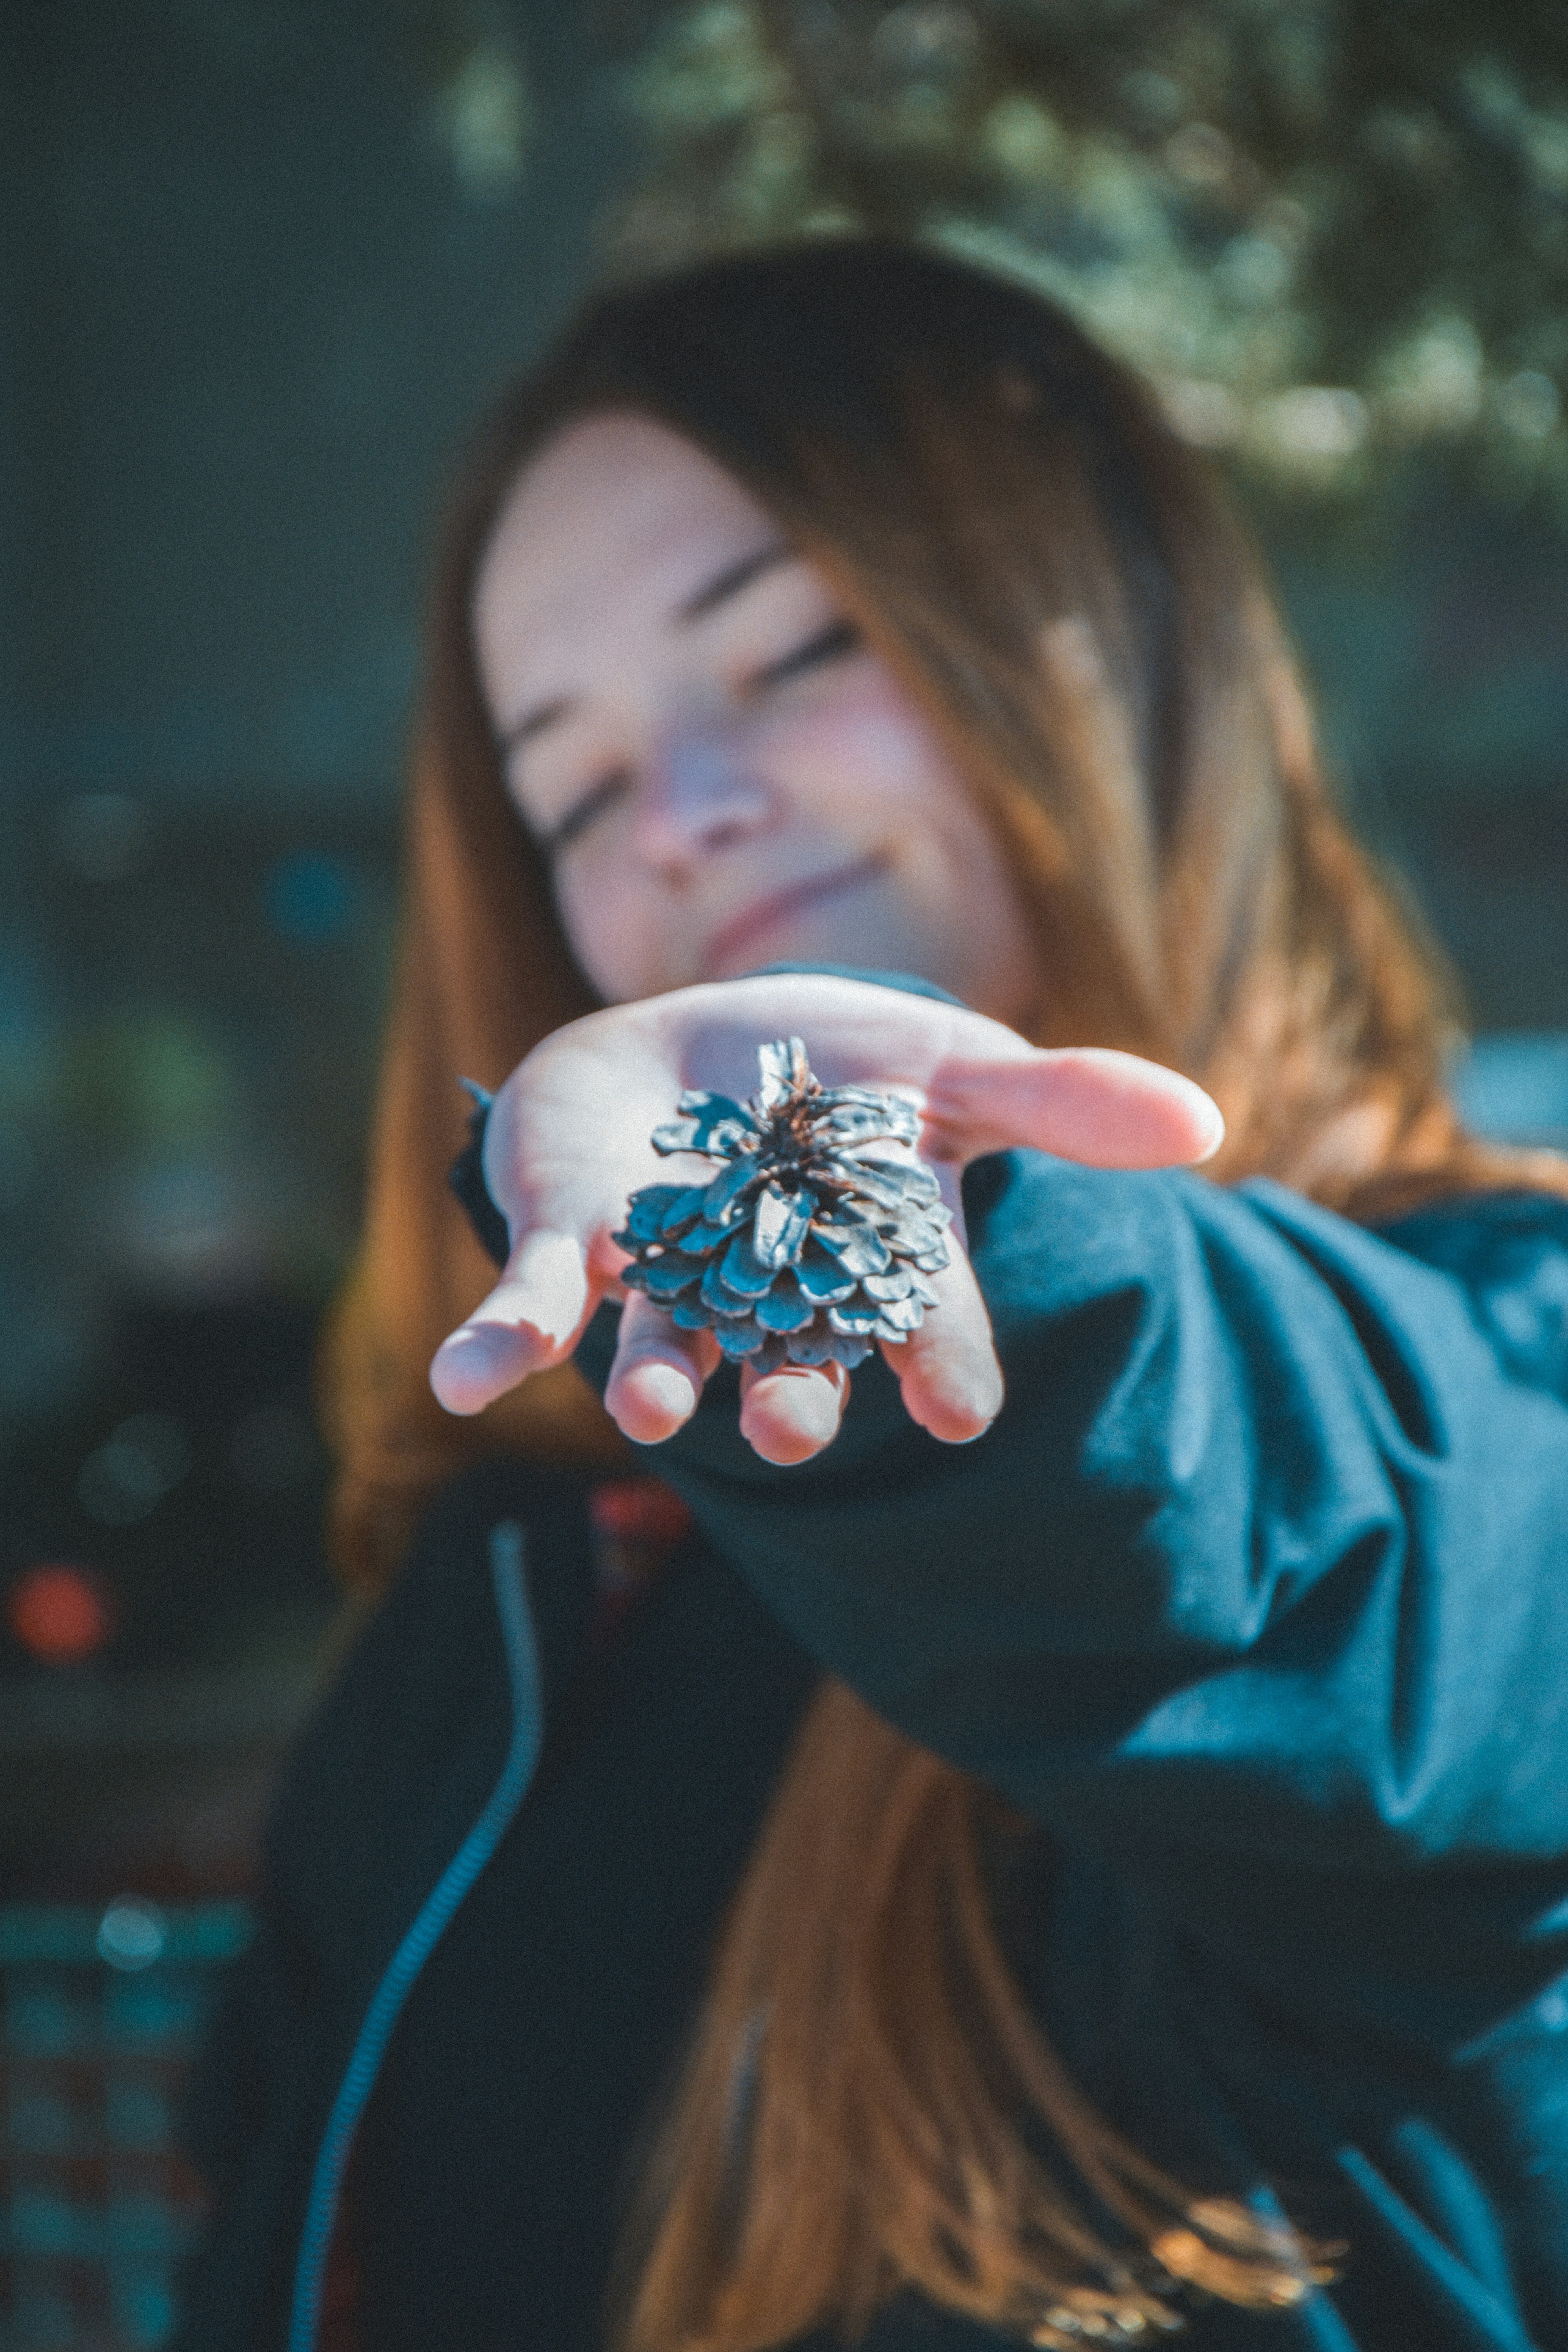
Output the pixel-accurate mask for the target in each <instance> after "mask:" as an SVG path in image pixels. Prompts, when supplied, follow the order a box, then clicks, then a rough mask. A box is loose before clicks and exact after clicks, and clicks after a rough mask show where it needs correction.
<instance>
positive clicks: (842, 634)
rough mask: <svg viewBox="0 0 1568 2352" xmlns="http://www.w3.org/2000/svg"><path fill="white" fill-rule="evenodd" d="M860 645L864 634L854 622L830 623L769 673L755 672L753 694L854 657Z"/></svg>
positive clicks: (763, 670) (786, 656)
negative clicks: (807, 671) (861, 635)
mask: <svg viewBox="0 0 1568 2352" xmlns="http://www.w3.org/2000/svg"><path fill="white" fill-rule="evenodd" d="M859 643H860V632H859V630H858V628H857V627H856V626H855V624H854V622H853V621H830V622H829V623H828V625H827V626H826V628H825V629H819V630H818V631H817V633H816V635H815V636H814V637H807V638H806V640H805V644H804V645H799V646H795V650H794V652H793V653H787V654H784V656H782V657H781V658H780V659H779V660H778V661H775V662H769V664H768V666H767V667H766V668H765V669H760V670H758V671H756V672H755V674H754V675H753V677H752V680H751V686H752V691H753V692H756V691H757V690H759V689H765V688H768V687H770V686H783V685H784V683H785V681H786V680H787V679H789V678H792V677H800V676H801V674H802V672H803V671H805V670H808V669H816V667H818V666H819V665H820V664H821V663H823V662H830V661H838V660H841V659H842V657H843V656H844V655H846V654H852V653H854V652H855V651H856V649H857V647H858V646H859Z"/></svg>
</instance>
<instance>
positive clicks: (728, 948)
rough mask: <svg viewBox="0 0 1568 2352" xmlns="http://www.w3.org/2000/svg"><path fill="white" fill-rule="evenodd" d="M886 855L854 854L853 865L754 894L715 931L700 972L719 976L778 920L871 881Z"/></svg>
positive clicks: (884, 861)
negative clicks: (748, 902) (764, 893)
mask: <svg viewBox="0 0 1568 2352" xmlns="http://www.w3.org/2000/svg"><path fill="white" fill-rule="evenodd" d="M886 866H887V859H886V857H885V856H881V855H880V854H873V855H872V856H869V857H860V858H857V860H856V861H855V863H854V865H853V866H839V867H837V868H836V870H835V871H834V872H832V873H830V874H813V875H810V876H808V877H806V879H805V881H803V882H792V883H791V884H790V885H789V887H787V888H786V889H784V890H773V891H770V892H769V894H768V896H767V897H766V898H757V899H754V900H753V901H752V904H751V906H749V907H744V908H742V910H741V912H740V913H739V914H738V915H734V916H732V917H731V919H730V921H729V922H727V923H726V924H725V925H724V928H723V929H722V930H720V931H715V933H714V935H713V937H712V938H711V939H710V940H709V942H708V946H707V950H706V952H705V953H704V955H703V958H702V968H703V972H704V976H705V977H707V978H710V979H717V978H720V977H721V975H722V973H723V971H724V968H725V967H726V966H727V965H733V964H734V963H735V962H737V961H741V962H744V961H746V960H747V957H748V955H749V952H750V950H751V949H752V944H753V943H754V942H755V941H756V940H760V939H762V938H763V937H764V936H765V935H766V933H767V932H769V931H771V930H773V929H776V928H777V927H778V925H779V924H780V923H784V922H788V921H790V920H791V919H793V918H794V917H795V916H796V915H799V914H803V913H805V911H806V910H807V909H808V908H816V907H818V906H821V905H822V904H823V903H824V902H825V901H826V900H827V899H830V898H837V897H839V896H840V895H841V894H842V893H843V892H846V891H848V890H857V889H858V888H859V887H861V885H862V884H864V883H867V882H873V881H875V880H876V879H877V877H879V875H880V874H882V873H883V872H884V871H885V870H886Z"/></svg>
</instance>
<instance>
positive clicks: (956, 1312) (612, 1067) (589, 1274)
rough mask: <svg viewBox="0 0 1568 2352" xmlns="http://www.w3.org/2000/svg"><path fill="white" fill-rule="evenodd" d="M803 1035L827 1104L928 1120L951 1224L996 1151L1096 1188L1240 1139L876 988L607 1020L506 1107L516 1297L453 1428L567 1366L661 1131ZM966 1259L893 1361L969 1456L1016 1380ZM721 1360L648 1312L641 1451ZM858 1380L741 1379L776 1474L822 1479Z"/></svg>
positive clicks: (468, 1355)
mask: <svg viewBox="0 0 1568 2352" xmlns="http://www.w3.org/2000/svg"><path fill="white" fill-rule="evenodd" d="M790 1032H795V1034H799V1035H801V1036H803V1037H804V1038H805V1044H806V1048H807V1051H808V1053H809V1055H810V1058H811V1064H812V1067H813V1069H814V1070H815V1071H816V1075H817V1076H818V1077H819V1078H820V1079H821V1080H822V1082H823V1083H824V1085H826V1086H844V1085H859V1086H870V1087H880V1088H883V1089H885V1090H888V1091H890V1092H891V1091H896V1092H898V1093H900V1094H903V1095H906V1096H907V1097H909V1098H910V1100H912V1101H913V1102H914V1104H915V1105H916V1107H917V1108H918V1109H919V1110H920V1112H921V1154H922V1156H923V1157H924V1158H926V1159H928V1160H931V1162H932V1163H933V1164H934V1166H935V1168H936V1172H937V1174H938V1177H939V1179H940V1180H941V1181H942V1192H943V1196H944V1198H945V1199H946V1200H947V1202H948V1204H949V1206H950V1207H952V1209H953V1210H954V1212H955V1216H956V1213H957V1210H958V1178H959V1175H960V1173H961V1172H962V1171H963V1168H964V1166H965V1165H966V1164H967V1163H968V1161H970V1160H975V1159H978V1158H980V1157H981V1155H982V1154H983V1153H985V1152H988V1151H1000V1150H1007V1149H1009V1148H1013V1147H1016V1146H1032V1147H1034V1148H1035V1149H1037V1150H1042V1151H1049V1152H1053V1153H1055V1154H1056V1155H1057V1156H1058V1158H1061V1159H1065V1160H1081V1161H1083V1162H1085V1163H1086V1164H1087V1165H1089V1166H1090V1167H1097V1168H1163V1167H1170V1166H1186V1165H1191V1164H1192V1163H1194V1162H1195V1161H1198V1160H1205V1159H1207V1158H1208V1157H1209V1156H1210V1154H1211V1153H1213V1152H1214V1151H1215V1150H1216V1149H1217V1147H1218V1145H1219V1142H1220V1139H1221V1136H1222V1134H1223V1131H1224V1130H1223V1123H1222V1121H1221V1118H1220V1115H1219V1112H1218V1110H1217V1108H1215V1104H1214V1103H1213V1102H1212V1101H1211V1100H1210V1098H1209V1097H1208V1096H1207V1095H1205V1093H1204V1092H1203V1090H1202V1088H1201V1087H1196V1086H1194V1084H1193V1083H1192V1081H1191V1080H1190V1079H1187V1078H1184V1077H1181V1076H1178V1075H1177V1074H1176V1073H1175V1072H1174V1071H1173V1070H1167V1069H1163V1068H1161V1067H1160V1066H1158V1065H1157V1064H1155V1063H1152V1062H1144V1061H1140V1060H1139V1059H1137V1057H1136V1056H1135V1055H1131V1054H1118V1053H1111V1052H1108V1051H1103V1050H1100V1049H1098V1048H1085V1049H1082V1050H1073V1051H1067V1052H1059V1053H1049V1052H1043V1051H1041V1050H1039V1049H1038V1048H1037V1047H1035V1046H1032V1045H1026V1043H1025V1041H1024V1040H1023V1039H1022V1038H1021V1037H1019V1036H1017V1035H1016V1034H1015V1032H1014V1031H1012V1030H1011V1029H1007V1028H1004V1027H1003V1026H1002V1024H1000V1023H998V1022H994V1021H988V1020H986V1019H985V1018H984V1016H983V1015H981V1014H980V1013H970V1012H966V1011H964V1010H963V1008H962V1007H960V1006H957V1005H950V1004H943V1003H935V1002H933V1001H932V1000H931V998H929V997H924V996H914V995H911V994H910V993H909V992H906V991H903V990H900V989H893V988H884V987H879V986H877V985H875V984H873V983H871V982H862V981H848V980H838V979H831V978H829V977H827V976H826V974H821V975H818V974H789V975H781V976H777V977H772V978H770V977H765V976H764V977H761V978H758V979H753V980H736V981H724V982H715V983H714V984H712V985H710V986H706V987H701V988H688V989H679V990H677V991H674V992H671V993H670V994H668V995H666V996H657V997H650V998H647V1000H645V1001H644V1002H642V1003H636V1004H624V1005H614V1006H612V1007H611V1008H610V1009H609V1010H608V1011H606V1012H604V1013H590V1014H589V1015H588V1016H587V1018H586V1019H585V1020H582V1021H574V1022H573V1023H572V1024H570V1025H569V1026H568V1027H566V1028H564V1029H561V1030H557V1031H556V1033H555V1034H554V1035H553V1036H551V1037H548V1038H546V1039H545V1041H544V1043H543V1044H542V1045H539V1046H537V1047H536V1048H535V1049H534V1051H533V1052H532V1053H531V1055H529V1056H528V1058H527V1060H526V1061H525V1062H523V1063H521V1065H520V1066H519V1067H518V1068H517V1069H516V1070H514V1071H513V1073H512V1075H511V1076H510V1078H509V1079H508V1080H507V1082H506V1084H505V1085H504V1086H503V1087H501V1089H500V1092H499V1093H498V1094H497V1096H496V1097H495V1100H494V1102H493V1104H492V1105H491V1108H490V1115H489V1125H488V1128H487V1130H486V1136H485V1153H484V1165H485V1181H486V1184H487V1186H488V1187H489V1192H490V1195H491V1197H492V1199H493V1200H494V1201H495V1202H496V1205H497V1206H498V1208H500V1211H501V1213H502V1214H503V1215H504V1216H505V1218H506V1221H507V1226H508V1230H509V1232H510V1234H511V1235H512V1236H513V1245H512V1252H511V1255H510V1258H509V1260H508V1261H507V1265H506V1270H505V1272H504V1274H503V1275H502V1276H501V1278H500V1282H499V1283H498V1284H497V1286H496V1287H495V1288H494V1289H493V1290H492V1291H491V1292H490V1294H489V1297H488V1298H486V1299H485V1300H484V1302H483V1304H482V1305H481V1306H479V1307H476V1308H475V1310H474V1312H473V1314H472V1315H470V1316H469V1318H468V1321H467V1322H466V1323H464V1324H462V1325H461V1326H460V1327H459V1328H458V1329H457V1330H456V1331H454V1332H453V1333H452V1335H451V1337H450V1339H447V1340H446V1341H445V1342H444V1343H443V1345H442V1346H441V1348H440V1349H439V1350H438V1351H437V1356H436V1360H435V1362H434V1364H433V1365H432V1367H431V1372H430V1381H431V1386H432V1387H433V1388H434V1390H435V1391H436V1394H437V1397H438V1398H439V1400H440V1402H442V1403H443V1404H444V1405H445V1406H446V1407H447V1411H448V1412H457V1413H471V1412H480V1411H481V1410H482V1409H483V1407H484V1406H486V1405H487V1404H489V1403H490V1402H493V1400H494V1399H495V1398H497V1397H499V1396H500V1395H502V1394H503V1393H504V1392H505V1391H507V1390H508V1389H510V1388H513V1387H515V1386H516V1385H517V1383H518V1382H519V1381H521V1380H525V1379H526V1378H527V1376H528V1375H529V1373H531V1372H535V1371H542V1370H545V1369H546V1367H548V1366H550V1365H552V1364H556V1363H560V1362H561V1361H562V1360H563V1359H565V1358H566V1357H568V1356H570V1355H571V1353H572V1351H573V1349H574V1348H575V1346H576V1344H577V1341H578V1339H579V1338H580V1337H581V1335H582V1333H583V1330H584V1328H585V1326H586V1325H587V1323H588V1322H589V1320H590V1318H592V1316H593V1314H594V1312H595V1309H596V1308H597V1307H598V1306H599V1304H600V1302H601V1301H602V1300H603V1299H604V1298H605V1297H606V1296H610V1295H615V1294H616V1292H617V1289H618V1276H619V1273H620V1269H621V1267H622V1266H623V1265H626V1255H625V1253H624V1252H622V1251H621V1250H619V1249H617V1248H616V1245H615V1244H614V1242H613V1241H612V1240H611V1238H610V1237H611V1235H612V1234H614V1233H616V1232H617V1231H619V1229H620V1228H621V1226H622V1225H623V1224H624V1223H625V1218H626V1201H627V1198H628V1196H629V1195H630V1194H631V1193H632V1192H636V1191H637V1190H638V1189H639V1188H640V1187H641V1186H643V1185H645V1184H649V1183H653V1182H656V1181H661V1180H663V1181H668V1177H669V1175H670V1173H671V1170H670V1168H669V1166H668V1163H667V1162H662V1161H661V1160H659V1158H658V1155H657V1154H656V1153H655V1151H654V1150H653V1147H652V1145H651V1143H650V1141H649V1136H650V1134H651V1132H652V1130H653V1129H654V1128H655V1127H657V1126H658V1125H660V1124H661V1123H662V1122H664V1121H666V1120H668V1118H670V1117H671V1116H672V1115H673V1112H674V1108H675V1100H676V1097H677V1096H678V1095H679V1093H680V1092H681V1091H682V1089H683V1088H686V1087H712V1088H714V1089H717V1090H721V1091H722V1092H725V1093H728V1094H731V1095H736V1096H742V1097H743V1096H746V1095H749V1094H750V1093H751V1092H752V1087H754V1085H755V1081H756V1066H757V1065H756V1055H757V1047H758V1045H760V1044H763V1043H765V1042H766V1041H767V1040H769V1039H771V1038H773V1037H777V1036H782V1035H784V1034H788V1033H790ZM682 1164H686V1163H679V1162H678V1163H677V1166H678V1168H679V1166H680V1165H682ZM689 1164H690V1165H691V1166H692V1169H693V1177H694V1180H695V1177H696V1175H697V1173H698V1171H697V1166H696V1163H695V1162H693V1163H689ZM954 1239H955V1241H956V1242H957V1244H959V1245H958V1246H957V1247H955V1248H954V1250H953V1252H952V1262H951V1264H950V1265H948V1266H947V1268H946V1270H945V1271H944V1272H942V1273H941V1274H937V1275H934V1276H931V1277H930V1279H931V1283H932V1286H933V1287H934V1289H935V1290H936V1293H937V1296H938V1299H939V1306H938V1307H937V1308H936V1309H935V1310H934V1311H933V1312H932V1313H931V1314H930V1315H928V1317H927V1318H926V1320H925V1322H924V1324H923V1325H922V1326H921V1328H920V1329H919V1330H918V1331H914V1332H911V1333H910V1335H909V1337H908V1338H907V1339H905V1340H904V1341H903V1343H902V1344H901V1345H900V1346H898V1347H891V1346H889V1347H886V1348H884V1351H883V1352H884V1354H885V1355H886V1357H887V1360H888V1361H889V1364H890V1365H891V1367H892V1369H893V1370H894V1371H895V1372H896V1373H897V1375H898V1377H899V1381H900V1387H901V1389H902V1392H903V1399H904V1404H905V1407H906V1409H907V1410H908V1412H910V1414H911V1416H912V1417H913V1419H914V1420H916V1421H917V1422H919V1423H920V1424H921V1427H922V1428H924V1429H928V1430H929V1431H930V1432H931V1434H932V1436H933V1437H939V1438H942V1439H944V1440H946V1441H948V1442H949V1443H952V1444H962V1443H963V1442H964V1441H965V1440H967V1439H969V1438H973V1437H977V1436H979V1435H980V1433H982V1431H983V1430H984V1429H986V1428H987V1427H988V1426H989V1424H990V1423H991V1422H992V1421H994V1418H995V1416H996V1413H997V1412H998V1411H999V1410H1000V1407H1001V1403H1002V1372H1001V1368H1000V1366H999V1365H998V1363H997V1361H996V1353H995V1349H994V1346H993V1344H992V1339H991V1325H990V1318H988V1316H987V1314H986V1311H985V1305H984V1300H983V1299H982V1297H981V1296H980V1290H979V1286H978V1285H977V1284H976V1282H975V1279H974V1276H973V1272H972V1270H971V1268H970V1265H969V1261H968V1257H967V1255H965V1253H964V1251H963V1246H962V1244H963V1227H962V1222H961V1221H959V1222H957V1223H955V1227H954ZM720 1361H721V1356H720V1351H719V1347H718V1343H717V1341H716V1340H715V1339H713V1337H712V1334H711V1333H710V1332H709V1331H685V1330H680V1329H678V1328H676V1326H675V1325H674V1324H673V1323H672V1322H671V1320H670V1318H668V1315H667V1314H666V1313H665V1312H664V1311H663V1309H662V1308H660V1307H656V1306H655V1305H654V1303H653V1302H652V1300H651V1299H649V1298H647V1297H644V1296H642V1295H641V1294H640V1293H635V1292H634V1293H631V1294H630V1295H628V1296H627V1297H626V1307H625V1309H624V1312H623V1313H622V1316H621V1330H620V1341H619V1345H618V1346H617V1348H616V1359H615V1363H614V1366H613V1368H612V1370H611V1373H610V1381H609V1386H608V1388H607V1390H606V1391H605V1404H606V1405H607V1407H608V1409H609V1411H610V1413H611V1414H612V1416H613V1417H614V1419H615V1420H616V1423H618V1424H619V1426H620V1427H621V1429H622V1430H624V1431H625V1433H626V1435H627V1436H628V1437H630V1438H633V1439H635V1440H636V1441H637V1443H638V1444H657V1443H658V1441H659V1440H661V1439H663V1438H666V1437H669V1436H672V1435H673V1434H674V1433H675V1431H676V1430H677V1429H679V1427H680V1425H681V1423H683V1422H684V1421H686V1420H688V1419H689V1416H690V1415H691V1413H692V1412H694V1411H695V1409H696V1405H697V1400H698V1398H699V1396H700V1394H701V1391H702V1386H703V1383H704V1381H706V1380H707V1379H708V1377H709V1375H710V1373H711V1372H712V1371H713V1370H715V1369H716V1367H717V1366H718V1364H719V1363H720ZM848 1381H849V1375H848V1374H847V1372H846V1371H845V1370H843V1368H842V1367H841V1366H839V1365H826V1366H824V1367H821V1368H816V1367H808V1366H805V1365H801V1364H792V1365H788V1366H785V1367H784V1369H783V1370H777V1371H773V1372H765V1373H761V1374H758V1373H755V1372H752V1371H751V1370H742V1382H741V1385H742V1406H741V1427H742V1432H743V1433H744V1435H745V1436H746V1437H747V1438H748V1439H749V1440H750V1442H751V1444H752V1445H753V1446H754V1447H755V1449H756V1451H757V1452H758V1453H759V1454H763V1456H764V1457H765V1458H766V1459H767V1460H768V1461H771V1462H801V1461H805V1460H806V1459H808V1458H809V1457H810V1456H811V1455H812V1454H817V1453H820V1451H821V1450H822V1448H823V1447H824V1446H825V1445H826V1444H829V1443H830V1442H831V1440H832V1439H833V1437H834V1435H835V1434H836V1433H837V1428H838V1423H839V1420H840V1417H841V1415H842V1413H843V1410H844V1403H845V1400H846V1397H847V1390H848Z"/></svg>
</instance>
